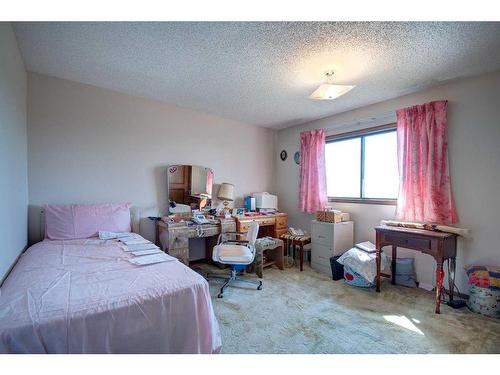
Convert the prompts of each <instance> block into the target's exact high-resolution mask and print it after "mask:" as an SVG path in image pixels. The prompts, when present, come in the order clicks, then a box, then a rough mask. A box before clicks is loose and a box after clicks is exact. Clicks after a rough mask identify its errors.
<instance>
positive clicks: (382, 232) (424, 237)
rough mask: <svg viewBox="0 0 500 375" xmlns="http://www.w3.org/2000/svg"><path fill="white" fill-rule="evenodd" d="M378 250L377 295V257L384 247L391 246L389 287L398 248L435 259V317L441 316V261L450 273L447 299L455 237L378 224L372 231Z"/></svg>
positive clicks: (452, 275) (452, 278) (452, 276)
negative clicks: (415, 251) (373, 231)
mask: <svg viewBox="0 0 500 375" xmlns="http://www.w3.org/2000/svg"><path fill="white" fill-rule="evenodd" d="M375 233H376V239H377V240H376V249H377V277H376V283H377V292H380V276H381V270H380V254H381V252H382V248H383V247H384V246H392V264H391V267H392V271H391V274H392V275H391V276H392V284H395V282H396V258H397V248H398V246H400V247H404V248H407V249H412V250H417V251H420V252H422V253H425V254H429V255H432V256H433V257H434V259H436V263H437V266H436V309H435V312H436V314H439V313H440V304H441V288H442V286H443V278H444V271H443V262H444V261H445V260H447V259H448V261H449V262H450V272H449V274H448V282H449V287H450V300H453V289H454V288H455V260H456V257H457V235H456V234H451V233H444V232H433V231H428V230H423V229H413V228H401V227H391V226H386V225H381V226H378V227H376V228H375Z"/></svg>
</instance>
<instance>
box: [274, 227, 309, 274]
mask: <svg viewBox="0 0 500 375" xmlns="http://www.w3.org/2000/svg"><path fill="white" fill-rule="evenodd" d="M280 238H281V239H282V240H283V241H284V242H285V249H286V250H287V251H288V249H289V246H290V245H292V248H293V252H294V254H295V246H298V247H299V259H300V270H301V271H303V270H304V246H305V245H308V244H310V243H311V236H306V235H302V236H294V235H292V234H289V233H285V234H282V235H281V236H280Z"/></svg>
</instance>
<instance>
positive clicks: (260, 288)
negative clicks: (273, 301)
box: [257, 281, 262, 290]
mask: <svg viewBox="0 0 500 375" xmlns="http://www.w3.org/2000/svg"><path fill="white" fill-rule="evenodd" d="M257 290H262V281H261V282H260V284H259V286H258V287H257Z"/></svg>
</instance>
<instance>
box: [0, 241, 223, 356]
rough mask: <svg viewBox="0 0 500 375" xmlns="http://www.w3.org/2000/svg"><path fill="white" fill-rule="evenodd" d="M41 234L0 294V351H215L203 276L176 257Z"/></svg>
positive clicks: (217, 343) (213, 320)
mask: <svg viewBox="0 0 500 375" xmlns="http://www.w3.org/2000/svg"><path fill="white" fill-rule="evenodd" d="M84 241H85V240H71V241H50V240H45V241H43V242H40V243H38V244H36V245H34V246H32V247H30V248H29V249H28V250H27V251H26V253H24V254H23V256H22V257H21V259H20V260H19V262H18V264H17V265H16V266H15V268H14V270H13V271H12V273H11V274H10V276H9V277H8V278H7V280H5V283H4V284H3V286H2V288H1V294H0V353H215V352H218V351H219V350H220V347H221V339H220V333H219V326H218V323H217V320H216V318H215V316H214V312H213V309H212V302H211V299H210V294H209V289H208V283H207V282H206V280H205V279H204V278H203V277H202V276H200V275H198V274H197V273H196V272H194V271H192V270H191V269H189V268H188V267H186V266H184V265H183V264H182V263H180V262H179V261H177V260H176V261H171V262H165V263H158V264H154V265H148V266H134V265H132V264H130V263H129V262H127V258H129V257H131V256H132V255H129V254H128V253H126V252H124V251H123V250H122V249H120V248H119V245H118V243H117V242H110V243H108V244H106V245H83V243H84Z"/></svg>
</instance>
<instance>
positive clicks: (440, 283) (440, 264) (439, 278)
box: [436, 260, 444, 314]
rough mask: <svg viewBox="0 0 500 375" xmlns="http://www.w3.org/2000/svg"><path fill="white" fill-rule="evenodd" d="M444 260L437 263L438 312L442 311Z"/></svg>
mask: <svg viewBox="0 0 500 375" xmlns="http://www.w3.org/2000/svg"><path fill="white" fill-rule="evenodd" d="M443 278H444V271H443V260H441V261H440V262H438V263H437V266H436V314H439V313H440V306H441V288H442V287H443Z"/></svg>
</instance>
